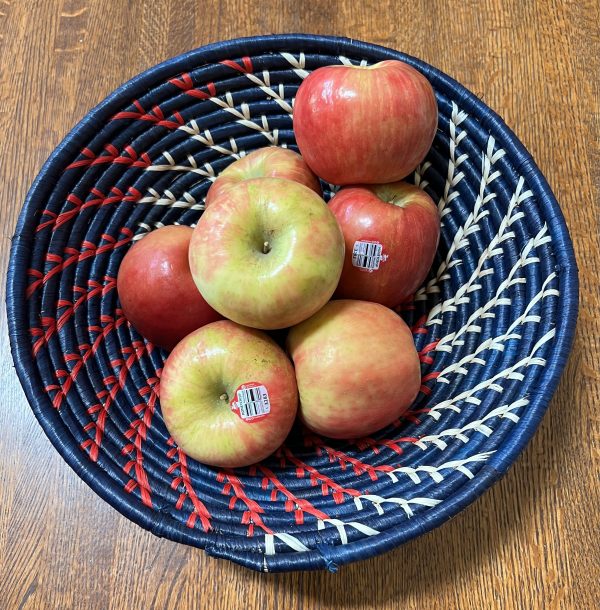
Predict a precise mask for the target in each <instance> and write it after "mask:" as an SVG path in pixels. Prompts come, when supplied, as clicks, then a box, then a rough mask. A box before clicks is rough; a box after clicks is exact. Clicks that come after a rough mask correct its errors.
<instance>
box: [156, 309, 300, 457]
mask: <svg viewBox="0 0 600 610" xmlns="http://www.w3.org/2000/svg"><path fill="white" fill-rule="evenodd" d="M160 405H161V411H162V415H163V418H164V422H165V424H166V426H167V430H168V431H169V433H170V434H171V436H172V437H173V439H174V440H175V442H176V443H177V444H178V445H179V447H180V448H181V449H183V451H184V452H185V453H186V454H187V455H189V456H190V457H192V458H194V459H196V460H198V461H200V462H204V463H205V464H209V465H211V466H220V467H228V468H235V467H238V466H247V465H248V464H252V463H254V462H258V461H260V460H262V459H264V458H266V457H267V456H268V455H270V454H271V453H273V451H275V450H276V449H277V448H278V447H279V446H280V445H281V444H282V443H283V441H284V440H285V437H286V436H287V435H288V433H289V431H290V429H291V427H292V424H293V422H294V418H295V417H296V410H297V407H298V389H297V386H296V378H295V376H294V369H293V367H292V364H291V362H290V361H289V359H288V357H287V355H286V354H285V352H284V351H283V350H282V349H281V348H280V347H279V346H278V345H276V344H275V342H274V341H273V340H272V339H270V338H269V337H268V336H267V335H266V334H265V333H263V332H261V331H259V330H255V329H252V328H246V327H244V326H241V325H239V324H236V323H235V322H231V321H229V320H221V321H219V322H214V323H213V324H208V325H206V326H204V327H202V328H200V329H199V330H197V331H194V332H193V333H191V334H189V335H188V336H187V337H185V338H184V339H183V340H182V341H180V342H179V343H178V344H177V346H176V347H175V349H174V350H173V351H172V352H171V353H170V354H169V357H168V358H167V360H166V362H165V365H164V368H163V371H162V375H161V380H160Z"/></svg>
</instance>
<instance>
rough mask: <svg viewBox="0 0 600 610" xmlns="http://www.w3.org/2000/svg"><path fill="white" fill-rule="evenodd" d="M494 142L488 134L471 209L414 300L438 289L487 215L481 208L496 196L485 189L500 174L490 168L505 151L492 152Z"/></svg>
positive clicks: (423, 297) (420, 298) (419, 299)
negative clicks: (469, 238) (476, 190)
mask: <svg viewBox="0 0 600 610" xmlns="http://www.w3.org/2000/svg"><path fill="white" fill-rule="evenodd" d="M495 143H496V141H495V140H494V138H493V137H492V136H490V137H489V138H488V145H487V150H486V152H485V153H484V154H483V156H482V162H481V165H482V167H481V180H480V183H479V194H478V195H477V198H476V199H475V204H474V205H473V211H472V212H471V213H470V214H469V216H468V217H467V220H466V221H465V224H464V225H463V226H462V227H460V228H459V229H458V230H457V232H456V236H455V237H454V240H453V241H452V243H451V244H450V248H449V249H448V254H447V255H446V258H445V260H443V261H442V262H441V263H440V266H439V267H438V270H437V272H436V275H435V277H434V278H432V279H431V280H430V281H429V282H428V283H427V285H426V286H424V287H422V288H421V289H419V290H418V291H417V293H416V295H415V300H416V301H421V300H424V299H425V298H426V294H430V293H434V292H439V291H440V287H439V283H440V281H442V280H445V279H447V278H448V275H447V274H446V271H447V270H448V269H450V268H452V267H454V265H457V264H458V263H459V262H460V259H458V258H454V259H453V257H454V255H455V254H456V252H457V251H459V250H461V249H462V248H464V247H465V246H468V245H469V240H468V239H467V238H468V236H469V235H472V234H473V233H476V232H477V231H479V222H480V221H481V220H482V219H483V218H485V217H486V216H487V215H488V211H487V210H484V209H483V208H484V206H485V205H486V204H487V203H489V202H490V201H492V200H493V199H495V198H496V193H494V192H490V193H488V194H487V195H486V190H487V189H488V187H489V186H490V184H492V182H493V181H494V180H496V178H498V176H500V172H499V171H494V172H492V168H493V166H494V164H495V163H496V162H497V161H498V160H499V159H501V158H502V157H503V156H504V154H505V151H504V149H502V148H500V149H498V150H497V151H496V152H494V146H495Z"/></svg>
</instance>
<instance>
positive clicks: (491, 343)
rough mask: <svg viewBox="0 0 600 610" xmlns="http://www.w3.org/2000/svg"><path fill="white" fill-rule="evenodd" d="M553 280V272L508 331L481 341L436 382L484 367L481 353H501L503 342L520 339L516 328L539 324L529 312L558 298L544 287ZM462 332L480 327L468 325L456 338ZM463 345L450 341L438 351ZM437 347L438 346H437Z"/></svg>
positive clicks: (484, 362) (537, 317)
mask: <svg viewBox="0 0 600 610" xmlns="http://www.w3.org/2000/svg"><path fill="white" fill-rule="evenodd" d="M555 278H556V273H554V272H553V273H551V274H550V275H549V276H548V277H547V278H546V280H545V281H544V283H543V284H542V288H541V290H540V291H539V292H538V293H537V294H536V295H535V296H534V297H533V298H532V299H531V301H530V302H529V303H528V304H527V307H526V308H525V310H524V311H523V313H522V314H521V315H520V316H518V317H517V318H516V319H515V320H514V322H513V323H512V324H511V325H510V326H509V327H508V330H507V331H506V332H505V333H503V334H501V335H497V336H496V337H490V338H489V339H486V340H485V341H483V342H482V343H480V344H479V345H478V346H477V348H476V349H475V351H474V352H472V353H470V354H467V355H466V356H464V357H463V358H461V359H460V360H459V361H458V362H455V363H453V364H451V365H450V366H447V367H446V368H445V369H443V370H442V371H441V372H440V374H439V376H438V377H437V378H436V382H437V383H449V380H448V379H447V377H446V375H449V374H450V373H457V374H460V375H466V374H467V372H468V371H467V369H466V368H465V366H466V365H468V364H482V365H485V364H486V361H485V360H484V359H483V358H479V357H478V355H479V354H480V353H481V352H483V351H485V350H488V349H493V350H497V351H499V352H502V351H504V342H505V341H509V340H510V339H517V340H518V339H521V335H520V334H519V333H515V332H514V331H515V329H516V328H517V327H518V326H520V325H522V324H526V323H529V322H531V323H534V324H539V322H540V321H541V317H540V316H539V315H530V312H531V310H532V309H533V308H534V307H535V305H536V304H537V303H538V301H540V300H543V299H545V298H546V297H549V296H559V294H560V293H559V291H558V290H557V289H556V288H546V286H547V285H548V284H549V283H550V282H551V281H552V280H554V279H555ZM462 332H481V327H480V326H474V325H473V324H471V323H468V324H467V325H465V326H464V327H463V328H462V329H461V330H460V331H458V333H456V336H460V334H462ZM459 333H460V334H459ZM445 338H446V337H444V339H445ZM463 343H464V342H463V341H452V342H451V345H442V346H441V347H440V351H451V350H452V346H454V345H459V344H460V345H462V344H463ZM438 346H439V344H438ZM435 349H436V350H437V349H438V348H437V347H436V348H435Z"/></svg>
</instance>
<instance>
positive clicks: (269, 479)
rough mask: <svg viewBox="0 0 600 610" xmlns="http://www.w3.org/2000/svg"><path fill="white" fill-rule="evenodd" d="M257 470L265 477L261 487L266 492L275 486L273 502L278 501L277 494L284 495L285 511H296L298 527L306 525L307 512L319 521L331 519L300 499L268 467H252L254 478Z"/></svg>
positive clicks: (272, 493)
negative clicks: (305, 514) (305, 515)
mask: <svg viewBox="0 0 600 610" xmlns="http://www.w3.org/2000/svg"><path fill="white" fill-rule="evenodd" d="M257 470H260V472H262V474H263V475H264V476H263V479H262V482H261V487H262V488H263V489H265V490H266V489H268V488H269V485H273V489H272V490H271V501H272V502H275V501H276V500H277V494H278V493H280V494H282V495H283V496H284V497H285V510H286V512H288V513H289V512H292V511H294V519H295V521H296V524H297V525H302V524H303V523H304V513H305V512H306V513H308V514H309V515H312V516H313V517H316V518H317V519H329V516H328V515H327V513H324V512H323V511H321V510H319V509H318V508H315V507H314V506H313V505H312V504H311V503H310V502H309V501H308V500H305V499H304V498H298V497H297V496H296V495H294V494H293V493H292V492H291V491H290V490H289V489H288V488H287V487H286V486H285V485H284V484H283V483H282V482H281V481H280V480H279V479H278V478H277V477H276V476H275V473H274V472H273V471H272V470H270V469H269V468H267V467H266V466H262V465H260V464H258V465H256V466H252V467H251V468H250V475H252V476H254V475H255V474H256V471H257Z"/></svg>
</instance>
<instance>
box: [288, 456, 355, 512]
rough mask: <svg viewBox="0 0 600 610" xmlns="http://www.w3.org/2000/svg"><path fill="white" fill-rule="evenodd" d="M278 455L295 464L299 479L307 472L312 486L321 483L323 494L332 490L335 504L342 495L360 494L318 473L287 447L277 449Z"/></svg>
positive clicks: (341, 498) (341, 500) (338, 502)
mask: <svg viewBox="0 0 600 610" xmlns="http://www.w3.org/2000/svg"><path fill="white" fill-rule="evenodd" d="M279 455H280V457H281V458H282V462H283V463H284V464H285V461H286V460H288V461H290V462H291V463H292V464H294V466H296V476H297V477H298V478H299V479H301V478H304V476H305V474H306V473H307V472H308V474H309V478H310V483H311V485H312V486H313V487H316V486H317V485H319V484H320V485H321V493H322V494H323V495H324V496H327V495H329V492H330V491H331V492H333V494H332V497H333V501H334V502H335V503H336V504H341V503H342V502H343V501H344V500H345V498H344V495H348V496H352V497H356V496H360V495H362V494H361V492H360V491H358V490H357V489H352V488H350V487H342V486H341V485H338V484H337V483H336V482H335V481H334V480H333V479H332V478H330V477H328V476H326V475H324V474H322V473H320V472H319V471H318V470H317V469H316V468H313V467H312V466H309V465H308V464H306V463H305V462H303V461H302V460H301V459H299V458H297V457H296V456H295V455H294V454H293V453H292V452H291V451H290V450H289V449H288V448H287V447H285V446H283V447H281V449H280V450H279Z"/></svg>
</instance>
